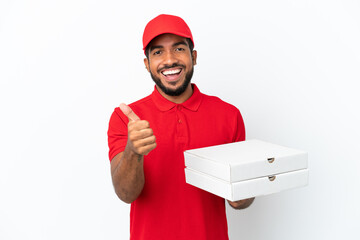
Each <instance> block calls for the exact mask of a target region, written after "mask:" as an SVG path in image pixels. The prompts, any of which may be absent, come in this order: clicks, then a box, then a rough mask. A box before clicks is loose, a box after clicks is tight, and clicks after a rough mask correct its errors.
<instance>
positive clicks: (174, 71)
mask: <svg viewBox="0 0 360 240" xmlns="http://www.w3.org/2000/svg"><path fill="white" fill-rule="evenodd" d="M180 72H181V68H178V69H172V70H165V71H163V72H161V73H162V74H163V75H164V76H168V75H174V74H178V73H180Z"/></svg>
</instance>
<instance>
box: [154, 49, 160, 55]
mask: <svg viewBox="0 0 360 240" xmlns="http://www.w3.org/2000/svg"><path fill="white" fill-rule="evenodd" d="M159 54H161V51H160V50H157V51H154V52H153V55H159Z"/></svg>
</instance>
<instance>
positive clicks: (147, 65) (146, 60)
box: [144, 58, 150, 72]
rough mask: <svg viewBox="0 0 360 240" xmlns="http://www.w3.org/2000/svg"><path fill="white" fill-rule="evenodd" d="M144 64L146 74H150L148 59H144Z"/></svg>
mask: <svg viewBox="0 0 360 240" xmlns="http://www.w3.org/2000/svg"><path fill="white" fill-rule="evenodd" d="M144 64H145V68H146V70H147V71H148V72H150V66H149V59H147V58H144Z"/></svg>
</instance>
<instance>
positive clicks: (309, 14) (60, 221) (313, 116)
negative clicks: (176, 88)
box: [0, 0, 360, 240]
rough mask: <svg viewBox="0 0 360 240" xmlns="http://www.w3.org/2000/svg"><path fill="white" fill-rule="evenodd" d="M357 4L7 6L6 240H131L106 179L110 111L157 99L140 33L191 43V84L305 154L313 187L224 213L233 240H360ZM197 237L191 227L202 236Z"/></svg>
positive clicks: (2, 198)
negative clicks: (172, 24)
mask: <svg viewBox="0 0 360 240" xmlns="http://www.w3.org/2000/svg"><path fill="white" fill-rule="evenodd" d="M359 12H360V3H359V1H356V0H353V1H351V0H333V1H331V0H327V1H326V0H311V1H310V0H309V1H300V0H299V1H295V0H292V1H289V0H283V1H281V0H274V1H267V0H255V1H227V0H222V1H206V2H205V1H204V2H200V1H198V2H195V1H192V0H191V1H187V0H183V1H177V2H176V1H175V2H169V1H160V0H154V1H142V2H139V1H132V2H130V1H126V2H125V1H115V0H111V1H110V0H109V1H100V0H92V1H86V0H82V1H73V0H71V1H70V0H62V1H60V0H57V1H48V0H32V1H20V0H12V1H10V0H1V1H0V79H1V83H0V84H1V85H0V104H1V105H0V107H1V108H0V111H1V118H0V119H1V124H0V141H1V142H0V144H1V145H0V148H1V151H0V239H1V240H2V239H4V240H12V239H36V240H43V239H44V240H45V239H58V240H60V239H61V240H63V239H128V238H129V205H127V204H125V203H122V202H121V201H120V200H118V199H117V197H116V195H115V193H114V191H113V188H112V185H111V180H110V171H109V160H108V157H107V138H106V131H107V124H108V120H109V117H110V114H111V113H112V111H113V109H114V107H116V106H117V105H118V104H119V103H120V102H125V103H130V102H132V101H135V100H137V99H140V98H142V97H144V96H146V95H148V94H149V93H151V91H152V90H153V83H152V80H151V79H150V77H149V75H148V73H147V71H146V70H145V68H144V66H143V57H144V55H143V52H142V50H141V37H142V31H143V29H144V27H145V24H146V23H147V21H148V20H150V19H151V18H153V17H155V16H156V15H158V14H160V13H169V14H175V15H179V16H181V17H183V18H184V19H185V20H186V21H187V23H188V24H189V25H190V28H191V29H192V31H193V34H194V40H195V48H196V49H197V50H198V65H197V66H196V68H195V74H194V78H193V82H195V83H196V84H197V85H198V86H199V88H200V90H201V91H203V92H204V93H207V94H211V95H217V96H219V97H221V98H222V99H224V100H226V101H228V102H230V103H232V104H234V105H235V106H237V107H238V108H239V109H240V111H241V112H242V114H243V117H244V120H245V124H246V128H247V135H248V138H258V139H262V140H266V141H270V142H273V143H277V144H282V145H285V146H289V147H294V148H299V149H303V150H306V151H308V152H309V168H310V171H311V172H310V174H311V176H310V185H309V186H308V187H306V188H302V189H296V190H290V191H287V192H283V193H279V194H274V195H270V196H263V197H258V198H257V199H256V201H255V202H254V204H253V205H252V206H251V207H250V208H249V209H247V210H242V211H235V210H233V209H230V208H228V209H227V213H228V222H229V234H230V239H247V240H249V239H250V240H252V239H256V240H260V239H261V240H262V239H269V240H270V239H360V233H359V226H360V207H359V202H360V184H359V183H360V180H359V173H360V160H359V156H360V150H359V149H360V147H359V145H360V140H359V136H360V128H359V125H358V124H359V123H360V114H359V102H360V96H359V90H360V87H359V83H358V82H359V81H360V45H359V42H360V14H359ZM194 231H196V229H194Z"/></svg>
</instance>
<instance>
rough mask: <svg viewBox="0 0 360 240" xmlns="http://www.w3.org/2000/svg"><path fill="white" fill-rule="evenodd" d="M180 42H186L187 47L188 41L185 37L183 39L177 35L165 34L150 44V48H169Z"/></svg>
mask: <svg viewBox="0 0 360 240" xmlns="http://www.w3.org/2000/svg"><path fill="white" fill-rule="evenodd" d="M179 42H184V43H185V44H186V45H187V41H186V38H185V37H181V36H178V35H175V34H171V33H165V34H161V35H159V36H157V37H156V38H154V39H153V40H152V41H151V42H150V43H149V45H148V46H149V47H152V46H163V47H165V46H167V45H170V46H172V45H173V44H175V43H179Z"/></svg>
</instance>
